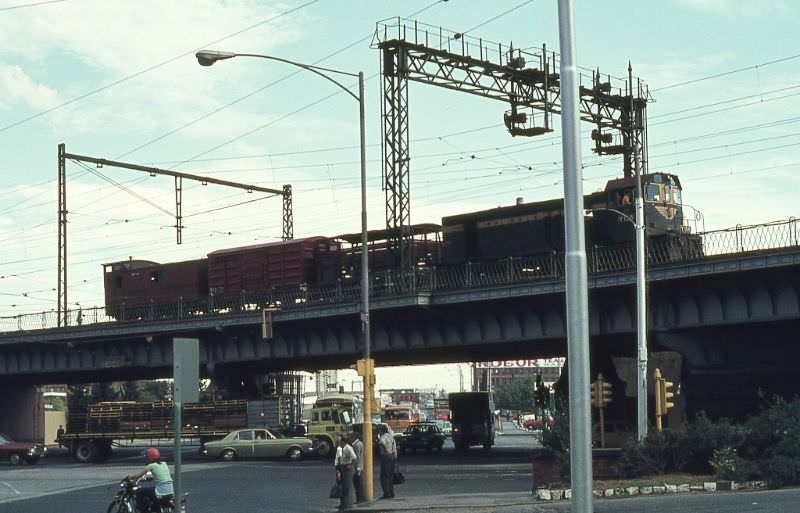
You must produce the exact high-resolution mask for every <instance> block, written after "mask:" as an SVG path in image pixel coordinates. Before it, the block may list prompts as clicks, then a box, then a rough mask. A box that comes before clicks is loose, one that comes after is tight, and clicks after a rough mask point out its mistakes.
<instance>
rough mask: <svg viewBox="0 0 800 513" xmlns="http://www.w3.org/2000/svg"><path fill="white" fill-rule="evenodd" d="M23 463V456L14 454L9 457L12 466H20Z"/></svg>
mask: <svg viewBox="0 0 800 513" xmlns="http://www.w3.org/2000/svg"><path fill="white" fill-rule="evenodd" d="M21 461H22V456H20V455H19V454H16V453H12V454H11V455H9V457H8V462H9V463H11V464H12V465H19V463H20V462H21Z"/></svg>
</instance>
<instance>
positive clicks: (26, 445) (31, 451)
mask: <svg viewBox="0 0 800 513" xmlns="http://www.w3.org/2000/svg"><path fill="white" fill-rule="evenodd" d="M45 451H46V449H45V447H44V445H42V444H34V443H30V442H15V441H13V440H12V439H11V438H9V437H8V436H6V435H4V434H3V433H0V460H6V461H8V462H9V463H11V464H12V465H19V464H20V463H21V462H23V461H25V462H27V463H30V464H31V465H33V464H34V463H36V462H37V461H39V458H41V457H42V456H44V453H45Z"/></svg>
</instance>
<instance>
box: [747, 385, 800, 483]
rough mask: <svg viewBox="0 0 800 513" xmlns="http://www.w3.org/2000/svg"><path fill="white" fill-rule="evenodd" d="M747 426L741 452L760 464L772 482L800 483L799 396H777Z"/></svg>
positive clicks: (763, 472) (760, 468) (748, 458)
mask: <svg viewBox="0 0 800 513" xmlns="http://www.w3.org/2000/svg"><path fill="white" fill-rule="evenodd" d="M746 429H747V437H746V439H745V441H744V443H743V444H742V447H741V449H740V450H739V454H740V456H742V457H743V458H745V459H747V460H749V461H753V462H755V463H756V464H757V465H758V468H759V470H760V473H761V475H762V476H763V477H764V479H765V480H766V481H767V483H768V484H769V486H770V487H779V486H785V485H790V484H798V483H800V398H797V397H795V398H794V399H792V400H791V401H786V400H784V399H782V398H780V397H776V398H774V399H773V400H772V401H771V402H770V403H768V404H767V406H766V407H765V408H764V409H763V410H762V411H761V413H759V414H758V415H755V416H753V417H751V418H750V419H748V421H747V423H746Z"/></svg>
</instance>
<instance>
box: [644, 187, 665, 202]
mask: <svg viewBox="0 0 800 513" xmlns="http://www.w3.org/2000/svg"><path fill="white" fill-rule="evenodd" d="M644 199H645V201H661V187H660V186H659V185H655V184H651V185H648V186H647V187H645V190H644Z"/></svg>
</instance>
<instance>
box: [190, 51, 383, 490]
mask: <svg viewBox="0 0 800 513" xmlns="http://www.w3.org/2000/svg"><path fill="white" fill-rule="evenodd" d="M195 57H197V62H198V63H200V65H201V66H211V65H213V64H214V63H215V62H217V61H222V60H226V59H231V58H233V57H258V58H260V59H269V60H272V61H279V62H284V63H286V64H291V65H292V66H296V67H298V68H303V69H304V70H307V71H310V72H311V73H314V74H316V75H319V76H320V77H322V78H324V79H325V80H327V81H329V82H332V83H334V84H336V86H338V87H339V88H340V89H341V90H343V91H344V92H346V93H347V94H349V95H350V96H351V97H352V98H353V99H355V100H356V101H357V102H358V114H359V126H360V130H361V134H360V135H361V336H362V338H363V340H364V361H365V362H366V363H365V366H364V367H365V369H364V370H365V372H364V373H363V374H364V433H363V435H364V437H363V439H364V491H365V492H366V493H365V495H366V499H367V500H368V501H372V500H373V490H372V443H371V440H372V399H373V385H374V381H373V379H374V378H373V376H374V374H373V370H372V369H373V365H372V364H371V358H372V355H371V352H370V351H371V348H370V345H371V344H370V327H369V257H368V252H367V245H368V243H369V240H368V237H367V164H366V162H367V152H366V128H365V123H364V72H363V71H360V72H358V74H356V73H348V72H346V71H340V70H336V69H330V68H322V67H320V66H313V65H310V64H303V63H300V62H295V61H291V60H289V59H282V58H280V57H274V56H272V55H262V54H257V53H233V52H218V51H213V50H202V51H199V52H197V53H196V54H195ZM327 73H335V74H338V75H346V76H349V77H358V95H356V94H354V93H353V92H352V91H350V89H348V88H347V87H345V86H344V85H343V84H342V83H341V82H339V81H337V80H336V79H334V78H332V77H331V76H329V75H328V74H327Z"/></svg>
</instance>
